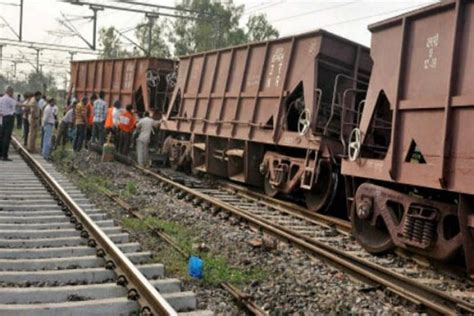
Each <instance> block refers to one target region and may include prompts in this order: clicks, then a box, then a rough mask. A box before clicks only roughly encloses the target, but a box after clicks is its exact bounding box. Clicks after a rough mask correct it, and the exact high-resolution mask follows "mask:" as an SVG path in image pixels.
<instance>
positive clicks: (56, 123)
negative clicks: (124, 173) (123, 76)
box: [0, 87, 160, 166]
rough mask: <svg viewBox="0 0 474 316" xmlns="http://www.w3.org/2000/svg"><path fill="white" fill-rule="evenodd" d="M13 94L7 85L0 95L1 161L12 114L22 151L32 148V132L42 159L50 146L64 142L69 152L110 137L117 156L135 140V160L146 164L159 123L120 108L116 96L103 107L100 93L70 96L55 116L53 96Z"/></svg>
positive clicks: (5, 151)
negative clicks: (21, 141)
mask: <svg viewBox="0 0 474 316" xmlns="http://www.w3.org/2000/svg"><path fill="white" fill-rule="evenodd" d="M13 95H14V91H13V88H12V87H8V88H7V89H6V91H5V94H4V95H3V96H1V97H0V153H1V158H2V159H3V160H4V161H9V160H10V159H9V157H8V149H9V145H10V140H11V135H12V130H13V127H14V123H15V118H16V119H17V128H19V129H21V128H23V140H24V145H25V146H26V148H27V150H28V151H30V152H36V145H37V144H36V140H37V137H38V131H40V132H41V147H40V148H41V154H42V156H43V157H44V158H45V159H47V160H49V159H50V155H51V152H52V151H53V149H56V148H58V147H61V148H64V147H65V145H66V143H67V142H68V141H70V142H71V143H72V148H73V150H74V151H75V152H79V151H81V150H82V148H83V147H86V148H87V147H88V146H89V145H90V144H96V145H99V146H103V145H104V143H105V141H106V137H107V136H110V139H111V140H112V141H113V142H114V144H115V147H116V150H117V152H118V153H119V154H122V155H128V154H129V150H130V147H131V146H132V144H133V142H134V141H136V150H137V161H138V164H139V165H140V166H146V165H147V164H148V161H149V158H148V151H149V144H150V141H151V135H152V134H153V133H154V130H155V129H156V128H158V127H159V125H160V121H159V120H154V119H152V118H151V117H150V114H149V113H148V112H144V113H141V115H139V114H137V113H134V111H133V106H132V105H130V104H129V105H127V106H126V107H125V109H123V108H122V105H121V103H120V101H118V100H117V101H115V102H114V103H113V105H111V104H110V105H107V102H106V101H105V93H104V92H103V91H101V92H99V94H98V95H96V94H95V93H94V94H92V95H91V97H90V98H88V97H87V96H84V97H82V98H81V100H76V99H75V98H74V97H73V98H71V100H70V101H69V102H68V104H67V105H66V106H65V109H64V113H63V116H62V118H61V119H59V110H58V107H57V106H56V102H55V100H54V99H47V98H46V97H45V96H43V95H42V94H41V92H36V93H34V94H32V93H25V94H24V99H23V100H22V98H21V96H20V95H18V96H17V98H16V99H15V98H14V97H13ZM55 131H56V133H55ZM54 135H55V136H56V138H55V140H54V137H53V136H54Z"/></svg>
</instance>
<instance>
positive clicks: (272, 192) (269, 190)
mask: <svg viewBox="0 0 474 316" xmlns="http://www.w3.org/2000/svg"><path fill="white" fill-rule="evenodd" d="M263 190H264V191H265V194H266V195H268V196H269V197H272V198H273V197H275V196H276V195H277V194H278V189H277V188H275V187H274V186H272V185H271V184H270V175H267V176H265V180H264V183H263Z"/></svg>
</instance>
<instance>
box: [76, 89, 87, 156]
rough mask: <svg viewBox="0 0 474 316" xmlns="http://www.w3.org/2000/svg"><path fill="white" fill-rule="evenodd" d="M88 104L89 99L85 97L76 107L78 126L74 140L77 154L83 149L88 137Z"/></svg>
mask: <svg viewBox="0 0 474 316" xmlns="http://www.w3.org/2000/svg"><path fill="white" fill-rule="evenodd" d="M86 103H87V97H83V98H82V101H81V102H79V103H78V104H77V105H76V115H75V122H74V123H75V124H76V137H75V138H74V146H73V149H74V151H75V152H79V151H81V149H82V143H83V142H84V139H85V137H86V122H87V115H86Z"/></svg>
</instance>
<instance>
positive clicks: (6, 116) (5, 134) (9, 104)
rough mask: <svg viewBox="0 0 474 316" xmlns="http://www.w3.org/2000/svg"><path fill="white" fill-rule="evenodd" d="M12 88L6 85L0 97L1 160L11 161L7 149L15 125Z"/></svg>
mask: <svg viewBox="0 0 474 316" xmlns="http://www.w3.org/2000/svg"><path fill="white" fill-rule="evenodd" d="M13 92H14V91H13V88H12V87H7V89H6V91H5V94H4V95H3V96H2V97H1V98H0V118H1V124H0V125H1V126H2V127H1V133H0V134H1V149H2V150H1V154H2V159H3V161H11V159H10V158H8V149H9V147H10V141H11V137H12V131H13V126H14V125H15V108H16V106H17V104H18V102H17V101H16V100H15V99H14V98H13Z"/></svg>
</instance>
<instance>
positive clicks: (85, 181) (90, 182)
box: [77, 176, 111, 192]
mask: <svg viewBox="0 0 474 316" xmlns="http://www.w3.org/2000/svg"><path fill="white" fill-rule="evenodd" d="M77 185H78V186H79V188H80V189H82V190H84V191H86V192H97V189H98V188H100V187H102V188H109V187H111V183H110V180H109V179H106V178H103V177H100V176H88V177H87V178H80V179H79V181H78V182H77Z"/></svg>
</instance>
